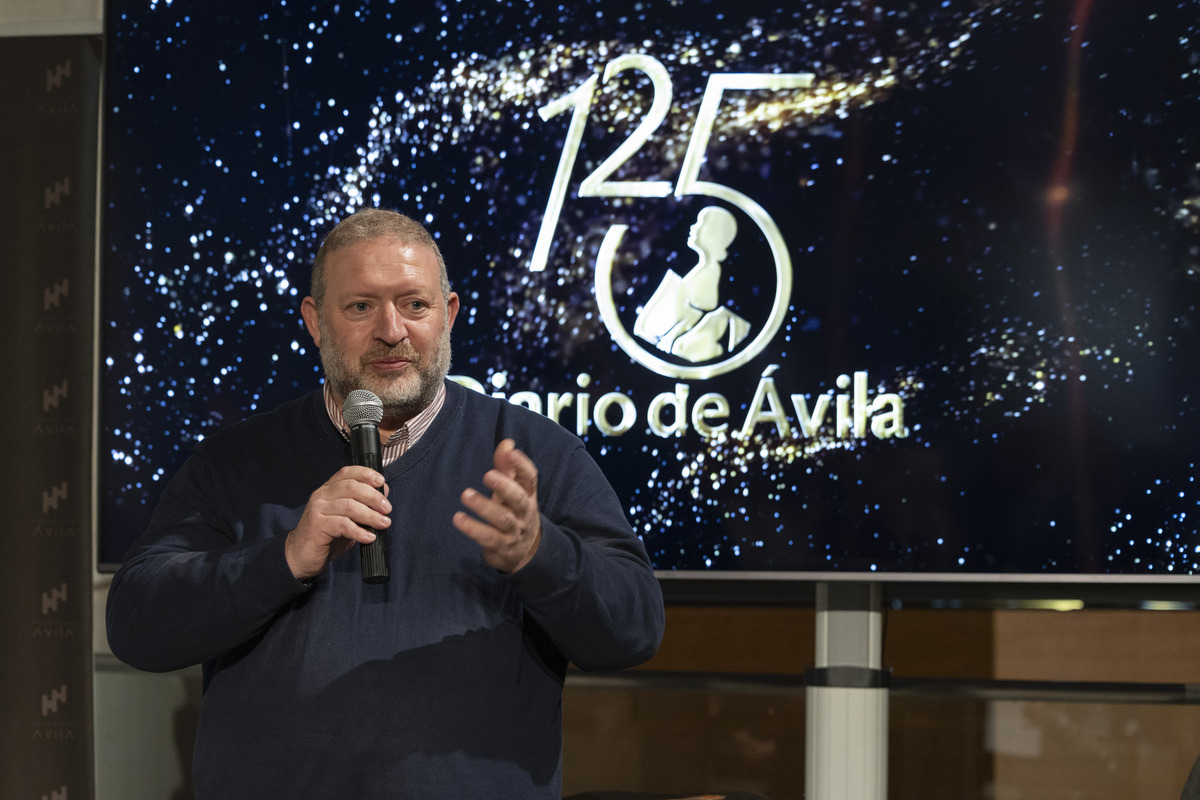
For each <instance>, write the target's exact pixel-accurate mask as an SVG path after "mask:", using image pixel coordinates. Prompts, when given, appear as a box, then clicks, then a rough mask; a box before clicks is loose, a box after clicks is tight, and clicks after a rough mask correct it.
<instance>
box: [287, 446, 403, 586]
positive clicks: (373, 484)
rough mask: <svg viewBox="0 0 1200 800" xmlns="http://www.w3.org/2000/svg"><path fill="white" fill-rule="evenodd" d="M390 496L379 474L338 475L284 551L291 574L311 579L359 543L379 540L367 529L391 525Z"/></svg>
mask: <svg viewBox="0 0 1200 800" xmlns="http://www.w3.org/2000/svg"><path fill="white" fill-rule="evenodd" d="M381 490H382V491H381ZM386 495H387V485H386V483H385V481H384V479H383V476H382V475H380V474H379V473H378V472H375V471H374V470H370V469H367V468H366V467H357V466H354V467H344V468H342V469H341V470H339V471H338V472H336V473H335V474H334V475H333V477H332V478H330V479H329V480H328V481H326V482H325V483H324V484H322V485H321V486H320V487H319V488H318V489H317V490H316V491H315V492H313V493H312V495H311V496H310V497H309V499H308V504H307V505H306V506H305V507H304V512H303V513H302V514H301V516H300V522H299V523H298V524H297V525H296V528H295V529H294V530H293V531H291V532H290V533H289V534H288V538H287V542H286V544H285V547H284V553H285V557H286V558H287V562H288V566H289V567H291V569H292V574H293V575H295V576H296V577H297V578H299V579H301V580H305V579H308V578H311V577H313V576H314V575H316V574H317V573H319V572H320V571H321V570H323V569H324V568H325V564H326V563H328V562H329V561H331V560H333V559H335V558H337V557H338V556H340V555H342V554H343V553H345V552H346V550H348V549H350V547H352V546H353V544H354V543H355V542H359V543H362V544H368V543H370V542H373V541H375V539H376V535H375V534H374V533H373V532H371V531H369V530H366V528H375V529H377V530H384V529H386V528H387V527H388V526H390V525H391V520H390V519H389V518H388V516H387V515H388V514H389V513H391V510H392V504H391V502H390V501H389V500H388V499H387V496H386ZM364 526H365V527H364Z"/></svg>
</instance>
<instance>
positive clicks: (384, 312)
mask: <svg viewBox="0 0 1200 800" xmlns="http://www.w3.org/2000/svg"><path fill="white" fill-rule="evenodd" d="M375 337H376V338H377V339H380V340H381V341H384V342H387V343H388V344H396V343H398V342H400V341H403V340H404V339H406V338H408V324H407V320H405V318H404V315H403V314H401V313H400V309H398V308H396V307H395V306H394V305H385V306H383V307H382V308H381V309H380V313H379V318H378V319H377V320H376V324H375Z"/></svg>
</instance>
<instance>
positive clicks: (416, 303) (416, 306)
mask: <svg viewBox="0 0 1200 800" xmlns="http://www.w3.org/2000/svg"><path fill="white" fill-rule="evenodd" d="M411 305H412V309H413V311H421V310H422V309H424V308H425V307H426V306H425V301H424V300H413V301H412V304H411Z"/></svg>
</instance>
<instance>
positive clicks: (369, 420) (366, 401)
mask: <svg viewBox="0 0 1200 800" xmlns="http://www.w3.org/2000/svg"><path fill="white" fill-rule="evenodd" d="M342 419H344V420H345V421H346V425H347V426H349V428H350V462H351V463H352V464H354V465H355V466H358V467H369V468H371V469H373V470H375V471H376V472H382V471H383V456H381V455H380V453H379V423H380V422H383V403H382V402H380V400H379V398H378V397H376V396H375V395H374V393H372V392H368V391H367V390H366V389H355V390H354V391H352V392H351V393H350V394H349V395H347V396H346V402H345V403H343V404H342ZM379 491H380V492H382V491H383V489H382V488H380V490H379ZM368 530H370V531H374V533H375V537H376V538H375V541H373V542H371V543H370V544H362V545H359V553H360V555H361V562H362V564H361V566H362V579H363V583H386V582H387V580H388V578H389V577H390V576H389V575H388V566H387V543H386V541H385V540H384V538H383V537H384V532H383V531H377V530H375V529H374V528H368Z"/></svg>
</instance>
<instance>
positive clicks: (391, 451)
mask: <svg viewBox="0 0 1200 800" xmlns="http://www.w3.org/2000/svg"><path fill="white" fill-rule="evenodd" d="M324 397H325V410H326V411H327V412H329V419H330V421H331V422H333V426H334V427H335V428H337V429H338V431H339V432H340V433H341V434H342V438H343V439H346V440H347V441H349V440H350V429H349V428H348V427H347V426H346V420H345V419H343V418H342V408H341V406H339V405H338V403H337V400H336V399H335V398H334V396H333V389H331V388H330V387H329V382H328V381H326V382H325V389H324ZM445 402H446V384H445V382H443V383H440V384H438V392H437V395H436V396H435V397H434V398H433V402H431V403H430V404H429V405H428V406H426V407H425V409H424V410H423V411H422V412H421V413H420V414H417V415H416V416H415V417H413V418H412V419H410V420H409V421H408V422H406V423H404V424H403V425H401V426H400V429H399V430H397V431H396V432H394V433H393V434H392V435H391V436H389V437H388V440H387V441H386V442H384V443H383V448H382V449H381V451H380V456H381V457H382V460H383V465H384V466H385V467H386V466H387V465H388V464H390V463H392V462H393V461H395V460H396V459H397V458H399V457H400V456H402V455H404V453H405V452H406V451H407V450H408V448H410V447H412V446H413V445H415V444H416V443H417V441H418V440H419V439H420V438H421V437H422V436H423V435H424V434H425V431H427V430H429V426H430V425H432V424H433V419H434V417H436V416H437V414H438V412H439V411H441V409H442V405H443V404H444V403H445Z"/></svg>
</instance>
